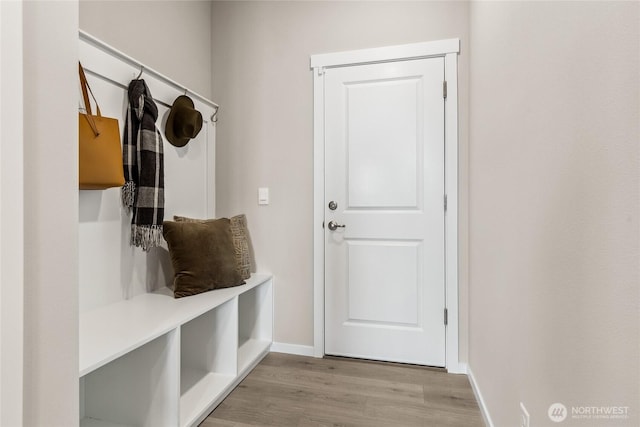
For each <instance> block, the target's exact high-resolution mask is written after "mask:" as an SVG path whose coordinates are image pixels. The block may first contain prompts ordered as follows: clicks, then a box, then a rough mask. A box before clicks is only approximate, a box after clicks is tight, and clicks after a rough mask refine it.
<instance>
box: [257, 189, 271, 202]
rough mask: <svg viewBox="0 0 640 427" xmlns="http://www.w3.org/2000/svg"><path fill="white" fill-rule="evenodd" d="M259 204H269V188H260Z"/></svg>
mask: <svg viewBox="0 0 640 427" xmlns="http://www.w3.org/2000/svg"><path fill="white" fill-rule="evenodd" d="M258 204H259V205H268V204H269V188H268V187H260V188H258Z"/></svg>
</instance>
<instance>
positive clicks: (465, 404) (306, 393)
mask: <svg viewBox="0 0 640 427" xmlns="http://www.w3.org/2000/svg"><path fill="white" fill-rule="evenodd" d="M242 426H366V427H374V426H385V427H387V426H393V427H396V426H430V427H431V426H433V427H441V426H442V427H445V426H460V427H473V426H478V427H480V426H484V423H483V421H482V416H481V415H480V410H479V409H478V405H477V403H476V400H475V397H474V395H473V391H472V390H471V386H470V385H469V381H468V380H467V377H466V376H464V375H452V374H447V373H446V372H444V371H441V370H437V369H430V368H420V367H414V366H406V365H398V364H382V363H376V362H366V361H357V360H351V359H338V358H329V359H315V358H310V357H302V356H292V355H286V354H278V353H270V354H269V355H268V356H267V357H266V358H265V359H264V360H263V361H262V362H261V363H260V364H259V365H258V366H257V367H256V368H255V369H254V370H253V371H252V372H251V373H250V374H249V375H248V376H247V378H245V379H244V381H242V383H240V385H239V386H238V387H237V388H236V389H235V390H234V391H233V392H232V393H231V394H230V395H229V396H228V397H227V398H226V399H225V400H224V401H223V402H222V403H221V404H220V406H218V407H217V408H216V410H215V411H213V412H212V413H211V415H209V417H208V418H207V419H206V420H205V421H204V422H203V423H202V424H201V427H242Z"/></svg>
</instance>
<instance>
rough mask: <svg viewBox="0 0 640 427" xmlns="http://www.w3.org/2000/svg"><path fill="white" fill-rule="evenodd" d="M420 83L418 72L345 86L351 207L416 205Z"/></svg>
mask: <svg viewBox="0 0 640 427" xmlns="http://www.w3.org/2000/svg"><path fill="white" fill-rule="evenodd" d="M419 86H420V80H419V79H416V78H414V77H410V78H406V79H390V80H378V81H369V82H357V83H351V84H346V85H345V91H346V103H347V108H348V110H347V117H346V121H347V122H346V123H345V125H346V128H347V131H348V134H347V139H346V143H347V151H348V153H347V156H348V165H347V168H348V171H349V177H348V179H349V183H348V187H347V188H348V189H349V199H348V202H349V207H352V208H357V207H415V206H416V203H417V194H416V192H417V190H418V178H417V174H416V173H417V163H418V162H417V161H416V159H418V158H419V153H418V151H417V149H418V144H417V133H418V132H417V119H418V118H417V117H416V114H415V113H416V112H415V110H416V102H417V99H416V92H417V91H418V90H419ZM390 114H393V120H389V116H390ZM360 123H367V126H360V125H359V124H360ZM391 140H393V141H394V143H393V144H377V143H375V141H391ZM372 142H374V143H372Z"/></svg>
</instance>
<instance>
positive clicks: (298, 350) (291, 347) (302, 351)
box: [271, 342, 314, 357]
mask: <svg viewBox="0 0 640 427" xmlns="http://www.w3.org/2000/svg"><path fill="white" fill-rule="evenodd" d="M271 351H272V352H273V353H287V354H296V355H298V356H309V357H313V356H314V351H313V346H311V345H299V344H287V343H283V342H273V343H272V344H271Z"/></svg>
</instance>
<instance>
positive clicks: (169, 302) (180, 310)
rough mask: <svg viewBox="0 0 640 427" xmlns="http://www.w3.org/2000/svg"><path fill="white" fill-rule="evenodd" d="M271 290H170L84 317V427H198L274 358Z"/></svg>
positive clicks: (261, 286) (251, 286)
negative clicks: (176, 293) (177, 293)
mask: <svg viewBox="0 0 640 427" xmlns="http://www.w3.org/2000/svg"><path fill="white" fill-rule="evenodd" d="M272 284H273V281H272V277H271V276H270V275H266V274H261V275H254V276H252V277H251V278H250V279H249V280H247V283H246V284H245V285H242V286H237V287H234V288H226V289H220V290H215V291H211V292H206V293H203V294H199V295H194V296H191V297H185V298H179V299H174V298H173V294H172V292H171V291H170V290H169V289H166V288H165V289H163V290H161V291H158V292H155V293H150V294H143V295H140V296H138V297H135V298H132V299H131V300H127V301H121V302H118V303H115V304H112V305H109V306H106V307H103V308H99V309H96V310H92V311H90V312H87V313H84V314H82V315H81V316H80V367H79V371H80V389H81V391H80V416H81V417H82V419H81V420H80V425H81V427H118V426H135V427H151V426H153V427H155V426H168V427H169V426H170V427H174V426H177V425H180V426H183V427H186V426H196V425H198V423H200V422H201V421H202V420H204V419H205V418H206V417H207V415H208V414H209V412H211V411H212V410H213V409H214V408H215V407H216V406H217V405H218V404H220V402H221V401H222V399H224V398H225V397H226V396H227V394H229V393H230V392H231V390H232V389H233V388H234V387H235V386H236V385H237V384H238V383H239V382H240V381H241V380H242V378H244V376H246V375H247V374H248V373H249V371H250V370H251V369H252V368H253V367H255V366H256V365H257V364H258V362H259V361H260V360H261V359H262V358H263V357H264V356H265V355H266V354H267V353H268V352H269V349H270V346H271V342H272V321H273V319H272V303H273V298H272V295H273V290H272ZM107 419H108V420H112V421H107Z"/></svg>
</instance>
